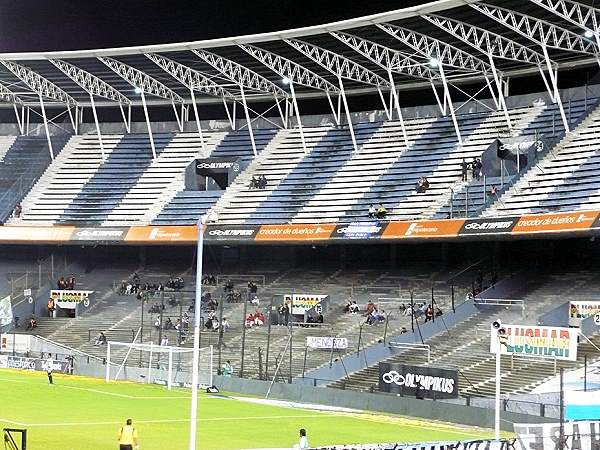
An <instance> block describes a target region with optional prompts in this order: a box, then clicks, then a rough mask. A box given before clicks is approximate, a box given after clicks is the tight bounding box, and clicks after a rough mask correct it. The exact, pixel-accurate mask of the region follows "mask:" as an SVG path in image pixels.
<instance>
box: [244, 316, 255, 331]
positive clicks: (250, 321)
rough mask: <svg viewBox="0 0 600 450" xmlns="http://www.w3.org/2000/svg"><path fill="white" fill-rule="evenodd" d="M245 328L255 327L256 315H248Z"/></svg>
mask: <svg viewBox="0 0 600 450" xmlns="http://www.w3.org/2000/svg"><path fill="white" fill-rule="evenodd" d="M244 326H245V327H246V328H252V327H253V326H254V314H252V313H250V314H248V317H246V321H245V322H244Z"/></svg>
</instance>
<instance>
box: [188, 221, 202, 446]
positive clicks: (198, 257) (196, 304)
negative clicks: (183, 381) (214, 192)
mask: <svg viewBox="0 0 600 450" xmlns="http://www.w3.org/2000/svg"><path fill="white" fill-rule="evenodd" d="M205 218H206V216H202V217H200V218H199V219H198V223H197V228H198V244H197V245H198V246H197V250H196V297H195V302H194V352H193V363H192V364H193V367H192V402H191V403H192V404H191V410H190V440H189V450H196V425H197V421H196V418H197V416H198V375H199V373H198V372H199V369H200V368H199V367H198V364H199V361H200V303H201V302H202V256H203V252H204V222H205Z"/></svg>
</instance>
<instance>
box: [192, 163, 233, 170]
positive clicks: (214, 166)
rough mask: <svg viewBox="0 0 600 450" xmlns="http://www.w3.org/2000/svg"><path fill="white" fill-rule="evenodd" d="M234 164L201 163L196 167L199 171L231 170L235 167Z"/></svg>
mask: <svg viewBox="0 0 600 450" xmlns="http://www.w3.org/2000/svg"><path fill="white" fill-rule="evenodd" d="M233 164H234V163H233V162H212V163H200V164H198V165H196V168H197V169H229V168H230V167H231V166H233Z"/></svg>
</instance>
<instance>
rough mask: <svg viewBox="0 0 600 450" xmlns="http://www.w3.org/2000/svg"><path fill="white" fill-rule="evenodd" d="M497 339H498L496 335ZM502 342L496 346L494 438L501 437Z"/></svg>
mask: <svg viewBox="0 0 600 450" xmlns="http://www.w3.org/2000/svg"><path fill="white" fill-rule="evenodd" d="M496 339H498V338H497V337H496ZM500 345H501V344H500V342H498V346H497V347H496V405H495V412H496V413H495V415H494V438H495V439H496V440H498V439H500Z"/></svg>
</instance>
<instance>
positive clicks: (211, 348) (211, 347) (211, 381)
mask: <svg viewBox="0 0 600 450" xmlns="http://www.w3.org/2000/svg"><path fill="white" fill-rule="evenodd" d="M209 364H210V374H209V380H210V381H209V382H210V385H211V386H212V385H213V346H212V345H211V346H210V363H209Z"/></svg>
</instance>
